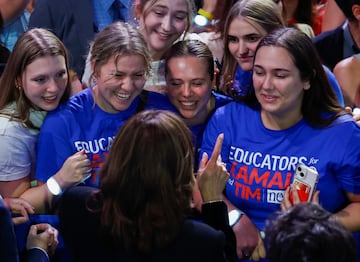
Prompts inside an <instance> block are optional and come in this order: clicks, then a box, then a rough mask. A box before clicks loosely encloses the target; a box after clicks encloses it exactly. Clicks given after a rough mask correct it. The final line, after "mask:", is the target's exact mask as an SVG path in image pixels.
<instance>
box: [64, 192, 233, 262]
mask: <svg viewBox="0 0 360 262" xmlns="http://www.w3.org/2000/svg"><path fill="white" fill-rule="evenodd" d="M94 190H96V189H94V188H90V187H74V188H71V189H69V190H68V191H66V192H65V193H64V194H63V196H62V198H61V201H60V206H59V217H60V232H61V234H62V235H63V237H64V241H65V244H66V245H67V247H68V248H69V249H70V251H71V252H72V254H73V258H74V261H75V262H76V261H154V262H155V261H157V262H158V261H179V262H180V261H194V262H195V261H196V262H199V261H229V260H231V261H236V248H235V243H234V242H232V243H231V245H232V246H233V247H234V248H232V249H228V250H232V252H233V253H232V255H228V254H227V255H225V250H226V244H229V243H226V237H225V234H224V232H222V231H219V230H215V229H214V228H212V227H210V226H208V225H206V224H204V223H202V222H199V221H195V220H191V219H188V220H186V221H185V222H184V226H183V228H182V230H181V232H180V235H179V237H178V238H177V240H176V241H175V242H174V243H172V244H171V245H170V246H168V247H167V248H165V249H163V250H157V251H155V252H153V253H152V254H151V255H150V256H147V257H146V258H145V257H140V256H139V255H138V254H134V253H129V252H125V251H122V250H121V248H119V247H117V248H115V247H113V248H112V247H111V246H110V245H109V244H106V243H105V242H104V241H103V240H102V237H101V231H100V225H101V222H100V215H99V213H93V212H90V211H89V210H88V209H87V208H86V203H87V201H89V199H90V196H91V194H92V192H94ZM134 193H135V192H134ZM224 205H225V204H224ZM222 210H223V211H224V210H225V214H227V208H226V206H225V209H222ZM223 211H220V212H222V214H224V212H223ZM221 218H224V215H222V216H221V215H220V216H217V218H215V219H214V220H215V221H214V223H218V226H220V224H221V223H223V222H219V220H221ZM222 221H224V220H222ZM226 223H227V219H226ZM220 227H221V226H220ZM229 228H230V227H228V229H229ZM230 231H231V228H230ZM227 232H229V231H227ZM226 234H227V233H226ZM232 237H233V238H235V237H234V236H231V238H232Z"/></svg>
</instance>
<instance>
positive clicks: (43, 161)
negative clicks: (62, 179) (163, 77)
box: [36, 88, 172, 187]
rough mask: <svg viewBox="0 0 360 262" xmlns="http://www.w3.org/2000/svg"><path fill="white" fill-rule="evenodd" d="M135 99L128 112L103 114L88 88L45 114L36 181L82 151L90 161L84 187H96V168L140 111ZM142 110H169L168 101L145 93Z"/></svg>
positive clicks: (45, 178)
mask: <svg viewBox="0 0 360 262" xmlns="http://www.w3.org/2000/svg"><path fill="white" fill-rule="evenodd" d="M139 101H140V97H139V96H138V97H137V98H136V99H135V100H134V101H133V102H132V104H131V105H130V106H129V108H128V109H127V110H124V111H121V112H119V113H116V114H110V113H107V112H105V111H103V110H102V109H101V108H100V107H99V106H97V105H96V103H95V102H94V99H93V95H92V91H91V88H87V89H85V90H84V91H82V92H80V93H79V94H77V95H75V96H73V97H72V98H70V100H69V101H68V102H67V103H65V104H63V105H62V106H60V107H59V108H58V109H56V110H54V111H52V112H50V113H48V115H47V117H46V118H45V121H44V123H43V125H42V127H41V130H40V134H39V140H38V153H37V166H36V179H37V180H39V181H42V182H44V181H46V180H47V179H48V178H49V177H50V176H52V175H54V174H55V173H56V172H57V171H58V170H59V169H60V168H61V167H62V165H63V163H64V162H65V160H66V159H67V158H68V157H69V156H71V155H73V154H74V153H76V152H78V151H81V150H82V149H85V152H86V154H87V155H88V158H89V160H90V161H91V168H92V172H91V177H90V178H89V179H87V180H86V181H85V184H86V185H89V186H95V187H97V186H98V182H99V181H98V180H99V177H98V175H99V169H100V167H101V165H102V163H103V162H104V160H105V157H106V156H107V154H108V152H109V149H110V146H111V144H112V142H113V140H114V138H115V135H116V134H117V132H118V130H119V128H120V127H121V126H122V125H123V124H124V123H125V121H126V120H128V119H129V118H130V117H131V116H133V115H134V114H136V113H137V111H139V107H138V104H139ZM141 103H143V104H144V105H143V106H142V108H141V110H142V109H164V110H171V109H172V107H171V104H170V103H169V101H168V99H167V98H166V97H164V96H163V95H161V94H158V93H154V92H148V93H147V98H146V101H144V102H141Z"/></svg>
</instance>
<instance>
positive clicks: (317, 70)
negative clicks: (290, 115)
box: [246, 27, 346, 127]
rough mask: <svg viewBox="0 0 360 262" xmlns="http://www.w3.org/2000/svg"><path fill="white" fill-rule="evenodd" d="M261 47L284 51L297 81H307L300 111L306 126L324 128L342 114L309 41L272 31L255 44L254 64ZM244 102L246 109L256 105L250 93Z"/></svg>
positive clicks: (285, 31) (293, 31)
mask: <svg viewBox="0 0 360 262" xmlns="http://www.w3.org/2000/svg"><path fill="white" fill-rule="evenodd" d="M263 46H275V47H281V48H284V49H285V50H287V52H288V53H289V55H290V56H291V58H292V60H293V62H294V64H295V66H296V67H297V68H298V70H299V71H300V77H301V79H302V80H303V81H308V82H309V84H310V88H309V89H308V90H305V93H304V98H303V101H302V106H301V112H302V114H303V117H304V119H305V120H306V121H307V122H308V123H309V124H310V125H312V126H315V127H325V126H327V125H329V124H330V123H331V122H332V121H333V120H335V119H336V118H337V117H338V116H340V115H343V114H346V111H345V110H344V109H343V108H342V107H341V106H340V104H339V102H338V100H337V98H336V95H335V92H334V91H333V89H332V88H331V86H330V83H329V81H328V79H327V76H326V74H325V71H324V68H323V65H322V64H321V62H320V58H319V56H318V54H317V51H316V49H315V47H314V45H313V43H312V41H311V39H310V38H309V37H308V36H307V35H306V34H305V33H303V32H301V31H300V30H298V29H295V28H289V27H284V28H279V29H277V30H275V31H273V32H272V33H270V34H269V35H267V36H266V37H264V38H263V39H262V40H261V42H260V43H259V45H258V47H257V49H256V53H255V58H254V61H256V55H257V51H258V50H259V49H260V48H262V47H263ZM246 100H247V101H248V103H249V104H250V106H254V105H256V104H257V100H256V97H255V94H254V91H253V90H252V91H251V92H250V93H249V94H248V96H247V98H246Z"/></svg>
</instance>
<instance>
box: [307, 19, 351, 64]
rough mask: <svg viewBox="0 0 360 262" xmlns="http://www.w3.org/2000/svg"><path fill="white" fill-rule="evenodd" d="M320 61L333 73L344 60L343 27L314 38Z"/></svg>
mask: <svg viewBox="0 0 360 262" xmlns="http://www.w3.org/2000/svg"><path fill="white" fill-rule="evenodd" d="M313 43H314V45H315V47H316V49H317V51H318V53H319V56H320V59H321V61H322V63H323V64H324V65H326V66H327V67H328V68H329V69H330V70H331V71H333V69H334V67H335V65H336V64H337V63H338V62H340V61H341V60H343V59H344V58H343V55H344V54H343V45H344V30H343V28H342V25H341V26H339V27H337V28H336V29H334V30H331V31H326V32H323V33H321V34H319V35H317V36H316V37H314V38H313Z"/></svg>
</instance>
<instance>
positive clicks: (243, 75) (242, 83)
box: [233, 65, 253, 96]
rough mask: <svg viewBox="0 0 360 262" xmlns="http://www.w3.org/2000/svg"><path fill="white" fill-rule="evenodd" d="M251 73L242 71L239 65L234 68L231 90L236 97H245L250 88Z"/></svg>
mask: <svg viewBox="0 0 360 262" xmlns="http://www.w3.org/2000/svg"><path fill="white" fill-rule="evenodd" d="M252 75H253V74H252V71H243V70H242V69H241V67H240V66H239V65H237V67H236V72H235V81H234V84H233V88H234V90H235V91H236V94H237V95H238V96H245V95H246V94H247V93H248V92H249V91H250V89H251V87H252Z"/></svg>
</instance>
